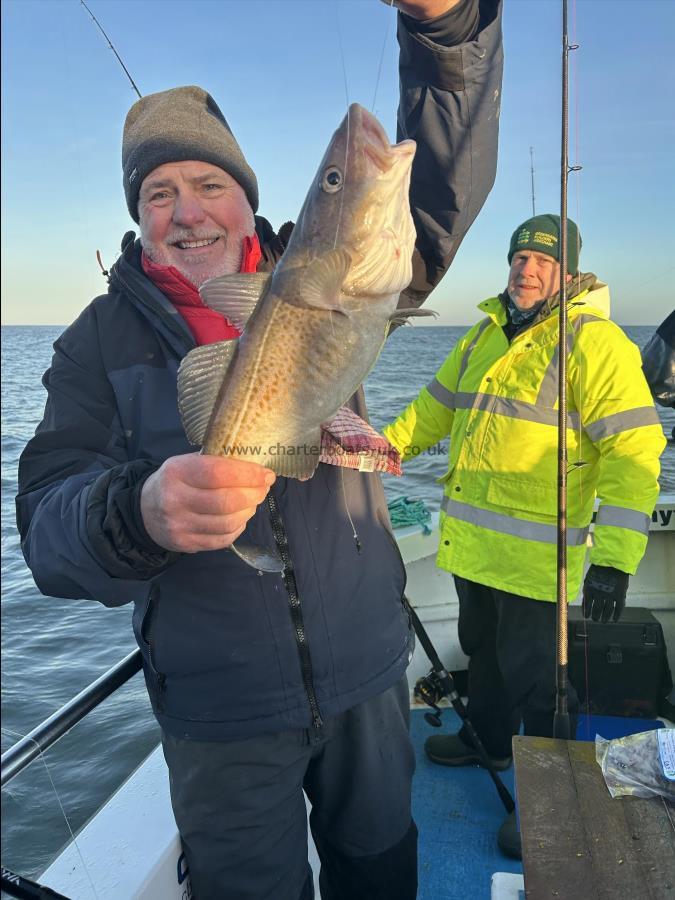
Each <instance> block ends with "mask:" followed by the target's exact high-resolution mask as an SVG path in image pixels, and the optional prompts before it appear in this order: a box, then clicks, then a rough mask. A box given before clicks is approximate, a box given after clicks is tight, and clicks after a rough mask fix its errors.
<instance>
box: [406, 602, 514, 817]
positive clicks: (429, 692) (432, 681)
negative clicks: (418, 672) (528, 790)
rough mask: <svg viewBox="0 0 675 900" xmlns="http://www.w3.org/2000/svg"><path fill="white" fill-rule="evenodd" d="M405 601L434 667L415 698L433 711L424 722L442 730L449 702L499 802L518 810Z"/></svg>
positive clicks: (421, 642) (427, 637)
mask: <svg viewBox="0 0 675 900" xmlns="http://www.w3.org/2000/svg"><path fill="white" fill-rule="evenodd" d="M404 599H405V602H406V606H407V609H408V613H409V614H410V619H411V621H412V625H413V628H414V629H415V634H416V635H417V637H418V638H419V641H420V644H421V645H422V647H423V648H424V652H425V653H426V655H427V656H428V657H429V662H430V663H431V672H429V674H428V675H425V676H423V677H422V678H419V679H418V680H417V683H416V684H415V694H416V696H418V697H420V698H421V699H422V700H424V702H425V703H426V704H427V706H430V707H431V708H432V709H433V710H434V712H433V713H425V715H424V718H425V719H426V720H427V722H428V723H429V724H430V725H433V726H434V728H440V725H441V710H440V709H439V707H438V701H439V700H441V699H442V698H443V697H447V698H448V700H449V701H450V703H452V707H453V709H454V710H455V712H456V713H457V715H458V716H459V717H460V719H461V720H462V724H463V726H464V728H465V729H466V731H467V733H468V735H469V737H470V738H471V742H472V744H473V746H474V749H475V750H476V753H477V754H478V756H479V758H480V761H481V765H482V766H483V768H485V769H487V770H488V772H489V774H490V778H492V780H493V782H494V784H495V787H496V788H497V793H498V794H499V798H500V800H501V801H502V803H503V804H504V807H505V808H506V811H507V813H511V812H513V810H514V809H515V808H516V804H515V802H514V800H513V797H512V796H511V794H510V793H509V790H508V788H507V787H506V785H505V784H504V782H503V781H502V780H501V779H500V777H499V775H497V773H496V771H495V767H494V766H493V765H492V760H491V759H490V757H489V756H488V754H487V751H486V749H485V747H484V746H483V744H482V742H481V739H480V738H479V737H478V734H477V732H476V729H475V728H474V727H473V724H472V723H471V720H470V719H469V717H468V714H467V711H466V707H465V706H464V704H463V703H462V698H461V697H460V696H459V694H458V693H457V690H456V688H455V682H454V680H453V677H452V675H451V674H450V673H449V672H448V671H447V670H446V668H445V666H444V665H443V663H442V662H441V660H440V657H439V655H438V653H436V648H435V647H434V645H433V644H432V643H431V639H430V637H429V635H428V634H427V632H426V629H425V628H424V626H423V625H422V623H421V621H420V618H419V616H418V615H417V613H416V612H415V610H414V609H413V606H412V604H411V602H410V600H408V598H407V597H405V598H404Z"/></svg>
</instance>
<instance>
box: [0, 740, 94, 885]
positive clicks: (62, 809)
mask: <svg viewBox="0 0 675 900" xmlns="http://www.w3.org/2000/svg"><path fill="white" fill-rule="evenodd" d="M2 732H3V733H4V734H11V735H13V736H14V737H18V738H20V739H21V738H24V737H26V735H23V734H19V733H18V732H17V731H12V730H11V729H9V728H4V727H3V728H2ZM28 740H29V741H31V742H32V743H33V744H35V746H36V747H37V748H38V756H39V758H40V759H41V760H42V764H43V766H44V767H45V771H46V772H47V778H49V783H50V784H51V786H52V791H53V792H54V796H55V797H56V802H57V803H58V804H59V809H60V810H61V815H62V816H63V819H64V821H65V823H66V826H67V827H68V831H69V832H70V839H71V841H72V843H73V846H74V847H75V850H76V852H77V855H78V856H79V858H80V862H81V863H82V868H83V869H84V872H85V874H86V876H87V880H88V882H89V886H90V887H91V891H92V894H93V895H94V897H96V898H97V900H98V893H97V891H96V888H95V887H94V882H93V879H92V877H91V874H90V872H89V869H88V868H87V864H86V862H85V861H84V857H83V855H82V851H81V850H80V846H79V844H78V843H77V838H76V837H75V832H74V831H73V829H72V828H71V825H70V822H69V821H68V816H67V815H66V811H65V809H64V806H63V803H62V802H61V797H60V796H59V792H58V791H57V790H56V785H55V784H54V779H53V778H52V774H51V772H50V771H49V766H48V765H47V760H46V759H45V756H44V753H43V752H42V748H41V747H40V745H39V744H38V742H37V741H36V740H35V739H34V738H28ZM3 790H7V788H3Z"/></svg>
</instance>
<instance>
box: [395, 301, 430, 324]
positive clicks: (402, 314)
mask: <svg viewBox="0 0 675 900" xmlns="http://www.w3.org/2000/svg"><path fill="white" fill-rule="evenodd" d="M423 316H433V317H434V318H435V319H437V318H438V313H437V312H436V310H435V309H421V308H418V307H416V306H413V307H411V308H410V309H396V310H394V312H393V313H392V314H391V315H390V316H389V321H390V322H391V323H392V324H395V325H410V324H411V323H410V321H409V319H414V318H422V317H423Z"/></svg>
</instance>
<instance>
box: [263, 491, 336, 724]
mask: <svg viewBox="0 0 675 900" xmlns="http://www.w3.org/2000/svg"><path fill="white" fill-rule="evenodd" d="M267 504H268V506H269V509H270V517H271V522H272V531H273V533H274V540H275V542H276V545H277V549H278V550H279V555H280V556H281V559H282V562H283V564H284V571H283V574H282V576H281V577H282V579H283V582H284V586H285V587H286V591H287V593H288V603H289V607H290V612H291V621H292V622H293V627H294V628H295V639H296V642H297V646H298V655H299V656H300V669H301V672H302V681H303V684H304V686H305V693H306V694H307V699H308V701H309V707H310V710H311V713H312V725H313V726H314V728H315V729H316V730H317V731H318V730H319V729H320V728H322V727H323V719H322V718H321V712H320V710H319V703H318V701H317V699H316V692H315V691H314V681H313V676H312V657H311V655H310V652H309V645H308V643H307V634H306V632H305V624H304V621H303V618H302V608H301V605H300V595H299V594H298V586H297V583H296V581H295V573H294V571H293V563H292V561H291V556H290V553H289V552H288V539H287V537H286V532H285V530H284V524H283V522H282V520H281V514H280V513H279V507H278V505H277V501H276V498H275V497H274V495H273V494H272V492H271V491H270V493H269V494H268V495H267Z"/></svg>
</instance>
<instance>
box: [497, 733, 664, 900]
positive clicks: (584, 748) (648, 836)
mask: <svg viewBox="0 0 675 900" xmlns="http://www.w3.org/2000/svg"><path fill="white" fill-rule="evenodd" d="M513 747H514V763H515V768H516V794H517V799H518V808H519V817H520V830H521V840H522V846H523V875H524V881H525V893H526V896H527V897H528V898H534V900H539V898H548V897H555V898H558V900H568V898H569V900H582V898H584V900H585V898H589V900H616V898H630V900H633V898H636V900H637V898H645V900H657V898H658V900H662V898H663V900H665V898H669V900H673V898H675V832H674V830H673V822H674V821H675V814H673V812H670V811H669V808H668V806H667V805H666V803H665V802H664V801H662V800H661V799H660V798H653V799H649V800H647V799H640V798H634V797H630V798H622V799H619V798H616V799H613V798H612V797H611V795H610V793H609V791H608V790H607V787H606V785H605V781H604V778H603V776H602V771H601V770H600V767H599V766H598V764H597V762H596V761H595V744H594V743H591V742H581V741H579V742H577V741H560V740H552V739H549V738H536V737H515V738H514V739H513Z"/></svg>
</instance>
